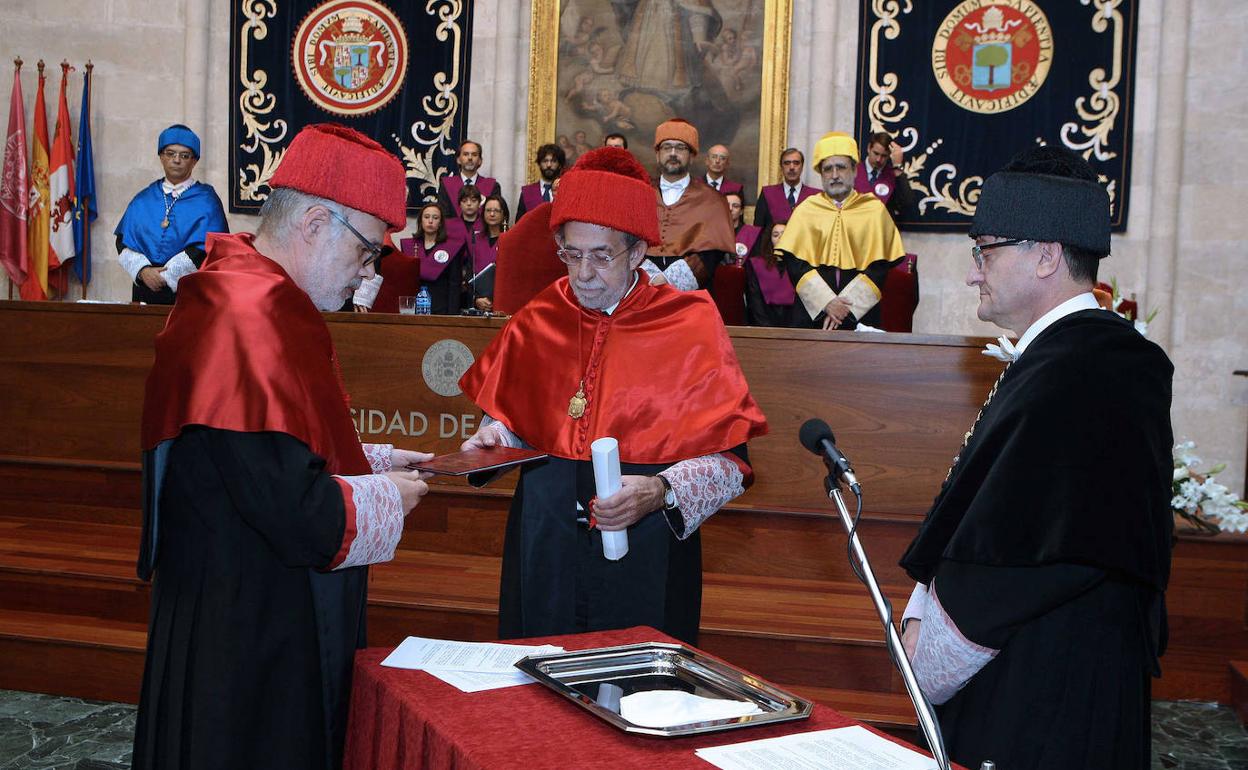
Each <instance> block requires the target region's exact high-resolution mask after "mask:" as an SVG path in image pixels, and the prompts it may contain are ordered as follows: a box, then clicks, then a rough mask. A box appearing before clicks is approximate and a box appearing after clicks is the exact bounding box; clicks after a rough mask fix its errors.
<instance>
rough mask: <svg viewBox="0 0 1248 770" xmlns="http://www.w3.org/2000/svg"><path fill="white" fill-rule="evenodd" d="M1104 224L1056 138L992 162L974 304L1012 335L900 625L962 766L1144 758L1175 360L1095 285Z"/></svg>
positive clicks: (979, 215)
mask: <svg viewBox="0 0 1248 770" xmlns="http://www.w3.org/2000/svg"><path fill="white" fill-rule="evenodd" d="M1109 231H1110V218H1109V195H1108V194H1107V193H1106V192H1105V188H1104V186H1103V185H1101V184H1100V183H1099V182H1098V181H1097V175H1096V172H1095V171H1094V170H1093V169H1092V167H1091V166H1090V165H1088V163H1087V161H1085V160H1083V159H1082V158H1080V157H1079V156H1078V155H1075V154H1074V153H1072V152H1069V151H1068V150H1065V149H1063V148H1060V147H1038V148H1034V149H1031V150H1028V151H1026V152H1025V153H1023V154H1021V155H1019V156H1018V157H1017V158H1015V159H1014V160H1013V161H1012V162H1011V163H1010V164H1009V165H1008V166H1006V168H1005V169H1004V170H1002V171H1001V172H999V173H997V174H994V175H992V176H991V177H989V178H988V180H987V181H986V182H985V183H984V186H983V192H982V194H981V196H980V199H979V205H978V208H977V209H976V212H975V221H974V223H973V224H972V225H971V230H970V235H971V237H972V238H974V239H975V242H974V245H973V246H972V247H971V258H972V260H971V265H970V270H969V272H968V273H967V278H966V282H967V284H968V285H970V286H972V287H974V288H975V289H976V290H978V293H979V308H978V311H977V314H978V316H979V319H980V320H982V321H990V322H992V323H994V324H996V325H997V326H1000V327H1002V328H1005V329H1009V330H1011V331H1013V332H1014V334H1015V335H1017V337H1018V342H1017V343H1016V344H1015V345H1006V344H1005V342H1004V341H1003V342H1002V344H1003V346H1004V347H1005V349H1006V350H1007V351H1008V352H1010V353H1011V354H1012V356H1011V359H1012V360H1011V362H1010V363H1009V364H1008V365H1007V367H1006V368H1005V370H1004V371H1003V372H1002V373H1001V376H1000V377H999V378H998V380H997V383H996V385H994V386H993V388H992V390H991V392H990V393H989V394H988V398H987V401H986V402H985V403H984V406H983V407H982V409H981V410H980V413H979V416H978V417H977V418H976V420H975V423H974V424H973V425H972V426H971V429H970V431H969V432H968V433H967V434H966V438H965V439H964V441H963V444H962V448H961V449H960V450H959V451H958V454H957V456H956V457H955V458H954V459H953V466H952V467H951V468H950V470H949V473H948V474H947V476H946V477H945V481H944V483H943V484H942V485H941V488H940V491H939V493H938V494H937V496H936V500H935V502H934V503H933V504H932V508H931V510H930V511H929V512H928V514H927V517H926V519H925V520H924V522H923V524H922V526H921V527H920V529H919V534H918V536H917V537H916V538H915V539H914V542H912V543H911V544H910V548H909V550H907V552H906V554H905V556H903V557H902V560H901V564H902V566H903V567H904V568H905V569H906V571H907V572H908V573H909V574H910V576H911V577H913V578H914V579H915V580H917V581H918V583H917V585H916V586H915V590H914V593H913V594H912V596H911V599H910V603H909V605H908V606H907V607H906V609H905V612H904V613H903V615H902V616H903V629H904V633H903V641H904V643H905V645H906V649H907V652H908V653H909V654H910V657H911V660H912V661H913V663H914V671H915V674H916V676H917V677H918V680H919V684H920V685H921V686H922V688H923V690H924V692H925V693H926V694H927V697H928V698H929V699H930V700H931V701H932V702H933V703H934V704H936V709H937V714H938V715H939V717H940V724H941V729H942V731H943V733H944V738H945V743H946V745H947V746H948V748H949V754H950V757H951V758H952V759H953V760H955V761H956V762H958V763H959V764H962V765H965V766H967V767H979V765H980V764H981V762H983V761H984V760H992V761H994V762H996V763H997V766H998V767H1003V768H1006V767H1008V768H1020V769H1021V770H1027V769H1028V768H1050V767H1062V768H1089V769H1090V768H1101V767H1115V768H1147V767H1149V766H1150V764H1149V763H1150V761H1151V760H1150V750H1149V743H1150V727H1149V722H1150V720H1149V707H1150V698H1149V694H1150V680H1151V678H1152V677H1154V676H1158V675H1159V674H1160V666H1159V661H1158V659H1159V658H1160V657H1161V655H1162V653H1163V651H1164V650H1165V645H1166V609H1165V590H1166V583H1167V579H1168V576H1169V573H1170V549H1171V544H1172V539H1173V530H1174V526H1173V519H1172V516H1171V512H1170V495H1171V492H1170V485H1171V474H1172V471H1173V467H1172V464H1171V463H1172V460H1171V457H1170V449H1171V446H1172V445H1173V442H1174V439H1173V436H1172V433H1171V427H1170V400H1171V378H1172V375H1173V373H1174V367H1173V366H1172V365H1171V363H1170V361H1169V359H1167V358H1166V354H1165V353H1164V352H1163V351H1162V350H1161V348H1159V347H1157V345H1155V344H1153V343H1152V342H1149V341H1148V340H1147V339H1145V338H1144V337H1143V336H1142V335H1141V334H1139V333H1138V332H1137V331H1136V330H1135V328H1134V326H1133V325H1132V324H1131V323H1130V322H1129V321H1125V320H1123V319H1122V318H1120V317H1118V316H1117V315H1115V314H1113V313H1110V312H1107V311H1104V310H1101V309H1100V308H1099V307H1098V306H1097V302H1096V299H1095V298H1094V297H1093V296H1092V287H1093V285H1095V283H1096V274H1097V267H1098V265H1099V263H1100V260H1101V259H1103V258H1105V257H1106V256H1108V255H1109V248H1110V239H1109Z"/></svg>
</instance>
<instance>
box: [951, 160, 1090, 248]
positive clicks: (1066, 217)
mask: <svg viewBox="0 0 1248 770" xmlns="http://www.w3.org/2000/svg"><path fill="white" fill-rule="evenodd" d="M970 235H971V237H972V238H975V237H978V236H980V235H995V236H998V237H1001V238H1025V239H1027V240H1029V241H1042V242H1043V241H1049V242H1055V243H1061V244H1065V245H1067V246H1076V247H1078V248H1081V249H1087V250H1088V251H1091V252H1095V253H1097V254H1101V255H1104V256H1108V255H1109V193H1107V192H1105V188H1104V187H1103V186H1101V185H1100V184H1099V183H1098V182H1093V181H1090V180H1085V179H1072V178H1069V177H1062V176H1053V175H1050V174H1029V173H1021V172H1015V171H998V172H997V173H995V174H993V175H992V176H990V177H988V180H987V181H986V182H984V187H983V189H982V190H981V192H980V195H979V203H978V204H977V205H976V208H975V220H974V222H973V223H972V224H971V232H970Z"/></svg>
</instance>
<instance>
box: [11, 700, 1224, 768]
mask: <svg viewBox="0 0 1248 770" xmlns="http://www.w3.org/2000/svg"><path fill="white" fill-rule="evenodd" d="M134 711H135V709H134V706H128V705H125V704H122V703H102V702H99V701H86V700H80V699H78V698H60V697H55V696H51V695H39V694H36V693H27V692H17V691H14V690H0V770H127V769H128V768H129V767H130V742H131V740H132V738H133V735H134ZM1002 770H1008V768H1002ZM1153 770H1248V730H1245V729H1244V726H1243V725H1242V724H1240V722H1239V719H1238V717H1236V716H1235V712H1233V711H1232V710H1231V709H1229V708H1227V707H1226V706H1219V705H1217V704H1214V703H1190V702H1167V701H1157V702H1155V703H1154V704H1153Z"/></svg>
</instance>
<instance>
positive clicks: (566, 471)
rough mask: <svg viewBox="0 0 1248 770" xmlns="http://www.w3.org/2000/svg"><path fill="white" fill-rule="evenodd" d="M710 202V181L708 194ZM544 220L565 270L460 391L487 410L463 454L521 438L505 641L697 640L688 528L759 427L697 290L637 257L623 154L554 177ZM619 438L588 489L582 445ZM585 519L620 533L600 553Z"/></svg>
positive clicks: (629, 162)
mask: <svg viewBox="0 0 1248 770" xmlns="http://www.w3.org/2000/svg"><path fill="white" fill-rule="evenodd" d="M712 194H713V195H716V197H719V196H718V194H717V193H712ZM550 230H551V232H552V233H553V234H554V237H555V242H556V244H557V246H558V256H559V259H561V260H562V261H563V262H564V263H565V264H566V265H567V277H565V278H560V279H559V280H558V281H556V282H555V283H554V284H553V285H551V286H549V287H548V288H546V289H545V290H543V291H542V292H541V293H540V294H538V295H537V296H536V297H534V298H533V299H532V300H530V301H529V302H528V303H527V304H525V305H524V307H523V308H522V309H521V310H519V312H517V313H516V315H515V316H514V317H513V318H512V319H511V320H510V321H509V322H508V324H507V326H505V327H504V328H503V330H502V332H501V333H500V334H499V335H498V336H497V337H495V338H494V341H493V342H492V343H491V344H490V346H489V347H488V348H487V349H486V350H485V352H484V353H482V355H481V357H480V359H478V361H477V363H476V364H475V365H474V366H473V367H472V368H471V369H469V370H468V372H467V373H465V374H464V376H463V378H462V379H461V380H460V387H461V388H462V389H463V391H464V394H465V395H467V396H468V397H469V398H471V399H472V400H473V401H474V402H476V404H477V405H478V406H479V407H481V409H482V410H483V411H484V412H485V417H484V418H483V420H482V423H481V429H480V430H478V431H477V433H476V434H475V435H474V436H473V437H472V438H470V439H469V440H468V441H466V442H465V443H464V448H465V449H471V448H474V447H490V446H498V445H505V446H512V447H519V446H530V447H533V448H535V449H539V450H541V451H542V452H546V453H548V454H549V455H550V457H549V459H547V460H545V461H543V462H540V463H532V464H529V465H525V466H524V467H523V470H522V471H521V476H520V481H519V485H518V486H517V488H516V493H515V497H514V498H513V501H512V506H511V513H510V516H509V517H508V520H507V534H506V541H505V545H504V551H503V574H502V585H501V590H500V597H499V633H500V636H501V637H503V638H517V637H528V636H544V635H550V634H565V633H574V632H580V631H594V630H601V629H611V628H627V627H629V626H635V625H648V626H653V627H655V628H658V629H661V630H663V631H664V632H666V633H668V634H671V635H672V636H675V637H677V638H679V639H683V640H685V641H688V642H691V643H692V642H695V641H696V639H697V633H698V622H699V618H700V614H701V601H702V566H701V543H700V540H699V535H698V527H699V526H700V525H701V524H702V522H704V521H705V520H706V519H707V518H708V517H709V516H711V515H712V514H713V513H715V512H716V511H717V510H719V509H720V507H722V506H723V505H724V504H726V503H727V502H728V501H730V500H732V499H733V498H735V497H736V496H737V495H740V494H741V493H742V492H743V491H744V490H745V487H747V486H748V485H749V484H750V483H751V481H752V471H751V469H750V465H749V461H748V456H747V453H746V442H747V441H748V440H749V439H752V438H754V437H756V436H760V435H762V434H763V433H765V432H766V429H767V423H766V420H765V418H764V417H763V414H762V412H761V411H760V410H759V408H758V405H757V404H756V403H755V402H754V399H753V398H752V397H751V396H750V393H749V387H748V385H747V384H746V381H745V376H744V375H743V374H742V372H741V368H740V365H739V364H738V362H737V357H736V354H735V352H734V351H733V348H732V343H731V342H730V341H729V339H728V335H727V333H726V332H725V331H724V327H723V324H722V323H721V322H720V321H719V313H718V311H717V310H716V308H715V305H714V303H713V302H712V301H711V299H710V297H708V296H707V295H705V294H704V293H701V292H678V291H673V290H672V288H671V287H669V286H656V285H655V284H653V283H652V282H651V280H650V278H649V276H648V275H647V274H646V273H645V272H644V271H643V270H640V269H639V268H640V267H641V265H642V262H643V260H644V259H645V256H646V247H647V244H649V245H653V244H656V243H658V241H659V223H658V221H657V218H656V216H655V205H654V188H652V187H651V186H650V184H649V179H648V177H647V174H646V171H645V169H644V168H642V166H641V164H640V163H638V162H637V160H636V159H635V158H634V157H633V156H632V155H631V154H630V153H629V152H628V151H627V150H624V149H619V148H615V147H602V148H598V149H595V150H591V151H590V152H588V153H585V154H584V155H583V156H581V158H580V159H579V160H578V161H577V163H576V165H575V166H574V167H573V168H572V169H571V170H570V171H568V172H567V173H566V174H564V175H563V177H562V181H561V183H560V188H559V195H558V197H556V198H555V201H554V203H552V204H551V215H550ZM607 436H609V437H612V438H615V439H617V440H618V441H619V454H620V462H621V466H622V472H623V474H624V475H623V477H622V479H621V487H620V490H619V491H618V492H616V493H615V494H614V495H611V496H610V497H607V498H605V499H601V500H599V499H595V491H594V490H595V487H594V474H593V467H592V462H591V455H590V444H591V443H592V442H593V441H594V440H596V439H598V438H602V437H607ZM599 530H604V531H615V530H627V532H628V553H627V555H626V556H624V557H623V558H622V559H620V560H619V561H608V560H607V559H606V558H605V557H604V556H603V551H602V537H601V534H600V532H599Z"/></svg>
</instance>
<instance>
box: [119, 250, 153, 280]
mask: <svg viewBox="0 0 1248 770" xmlns="http://www.w3.org/2000/svg"><path fill="white" fill-rule="evenodd" d="M117 261H118V262H120V263H121V269H122V270H125V271H126V275H128V276H130V280H131V281H136V282H137V281H138V280H139V271H140V270H142V269H143V268H145V267H151V266H152V263H151V261H150V260H148V258H147V257H146V256H144V255H142V254H140V253H139V252H137V251H135V250H134V249H130V248H126V249H122V250H121V253H120V254H118V255H117Z"/></svg>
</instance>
